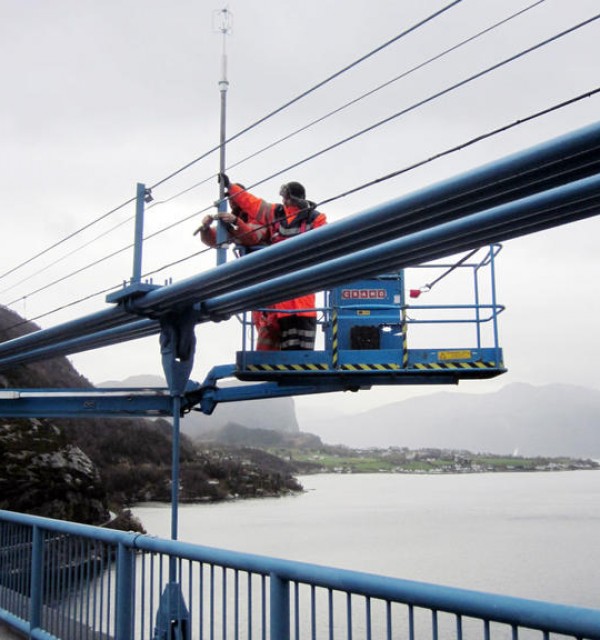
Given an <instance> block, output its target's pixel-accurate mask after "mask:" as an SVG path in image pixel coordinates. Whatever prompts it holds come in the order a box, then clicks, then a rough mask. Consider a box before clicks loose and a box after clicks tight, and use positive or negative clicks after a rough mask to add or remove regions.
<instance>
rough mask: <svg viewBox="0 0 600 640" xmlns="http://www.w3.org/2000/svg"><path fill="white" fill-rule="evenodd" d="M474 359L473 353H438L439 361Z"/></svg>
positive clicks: (464, 351)
mask: <svg viewBox="0 0 600 640" xmlns="http://www.w3.org/2000/svg"><path fill="white" fill-rule="evenodd" d="M471 357H472V353H471V351H469V350H468V349H464V350H463V351H438V360H468V359H469V358H471Z"/></svg>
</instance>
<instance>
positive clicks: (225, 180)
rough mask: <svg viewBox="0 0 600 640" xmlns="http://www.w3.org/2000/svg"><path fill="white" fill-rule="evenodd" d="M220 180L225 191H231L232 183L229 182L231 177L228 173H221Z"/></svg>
mask: <svg viewBox="0 0 600 640" xmlns="http://www.w3.org/2000/svg"><path fill="white" fill-rule="evenodd" d="M218 180H219V183H220V184H222V185H223V186H224V187H225V189H229V187H230V185H231V181H230V180H229V176H228V175H227V174H226V173H220V174H219V178H218Z"/></svg>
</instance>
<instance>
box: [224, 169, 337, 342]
mask: <svg viewBox="0 0 600 640" xmlns="http://www.w3.org/2000/svg"><path fill="white" fill-rule="evenodd" d="M225 179H226V180H227V182H229V180H228V179H227V177H226V176H225ZM279 195H280V196H281V198H282V204H271V203H269V202H266V201H265V200H262V199H261V198H257V197H256V196H254V195H252V194H251V193H249V192H248V191H246V190H245V189H244V188H243V187H240V186H239V185H237V184H230V187H229V201H230V203H231V204H232V206H234V205H235V206H237V207H239V208H240V209H241V210H242V211H245V212H246V214H247V215H248V216H249V218H251V219H252V220H253V221H254V222H255V223H258V224H261V225H264V226H265V228H266V229H267V231H268V236H267V238H266V240H265V241H266V243H267V244H275V243H278V242H282V241H283V240H287V239H289V238H294V237H296V236H297V235H299V234H301V233H305V232H307V231H310V230H311V229H316V228H317V227H321V226H323V225H324V224H326V223H327V218H326V217H325V215H324V214H322V213H320V212H319V211H317V209H316V205H315V203H314V202H311V201H310V200H307V199H306V191H305V189H304V187H303V186H302V185H301V184H300V183H299V182H288V183H286V184H284V185H283V186H282V187H281V190H280V192H279ZM315 299H316V298H315V294H314V293H309V294H307V295H304V296H300V297H298V298H294V299H292V300H286V301H284V302H278V303H277V304H276V305H273V308H274V309H276V311H275V312H274V313H273V315H274V316H275V317H276V318H277V320H278V324H279V330H280V348H281V350H282V351H292V350H299V349H314V346H315V337H316V328H317V312H316V309H315V307H316V302H315Z"/></svg>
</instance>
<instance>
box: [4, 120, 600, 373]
mask: <svg viewBox="0 0 600 640" xmlns="http://www.w3.org/2000/svg"><path fill="white" fill-rule="evenodd" d="M599 168H600V123H598V124H595V125H592V126H590V127H586V128H584V129H581V130H579V131H576V132H573V133H571V134H568V135H566V136H562V137H560V138H557V139H555V140H552V141H550V142H548V143H545V144H543V145H539V146H537V147H534V148H533V149H531V150H527V151H524V152H521V153H519V154H514V155H512V156H509V157H508V158H505V159H503V160H500V161H497V162H494V163H491V164H489V165H486V166H484V167H483V168H480V169H475V170H473V171H470V172H467V173H465V174H463V175H461V176H458V177H456V178H452V179H450V180H446V181H444V182H441V183H439V184H437V185H434V186H432V187H429V188H426V189H422V190H420V191H417V192H415V193H413V194H410V195H408V196H405V197H403V198H400V199H397V200H394V201H392V202H388V203H386V204H384V205H381V206H378V207H374V208H372V209H370V210H367V211H365V212H363V213H361V214H356V215H354V216H351V217H350V218H347V219H345V220H343V221H341V222H337V223H335V224H331V225H328V226H326V227H322V228H320V229H317V230H315V231H312V232H311V233H310V234H309V235H307V236H304V237H298V238H296V239H293V240H290V241H288V242H286V243H281V244H280V245H277V246H273V247H269V248H267V249H264V250H263V251H261V252H257V253H255V254H253V255H249V256H246V257H245V258H244V259H243V260H237V261H233V262H230V263H228V264H225V265H221V266H219V267H218V268H216V269H213V270H210V271H208V272H206V273H203V274H200V275H198V276H195V277H193V278H188V279H185V280H183V281H181V282H178V283H176V284H173V285H169V286H167V287H163V288H161V289H158V290H155V291H151V292H149V293H146V294H145V295H143V296H139V297H137V298H135V299H132V300H131V301H130V304H129V305H126V306H127V311H125V307H124V306H123V307H122V306H119V307H117V308H115V309H110V310H107V311H103V312H100V313H97V314H93V315H91V316H87V317H84V318H79V319H77V320H74V321H72V322H68V323H65V324H62V325H58V326H57V327H53V328H51V329H45V330H41V331H38V332H36V333H33V334H29V335H27V336H23V337H21V338H17V339H15V340H11V341H8V342H5V343H3V344H0V368H6V367H7V366H12V365H14V364H19V363H22V362H25V361H26V360H25V359H26V358H28V360H27V361H32V358H33V359H43V358H48V357H52V356H54V355H65V354H67V353H75V352H78V351H83V350H86V349H89V348H97V347H99V346H106V345H108V344H114V343H117V342H122V341H125V340H130V339H135V338H137V337H141V336H145V335H152V334H153V333H157V332H158V331H159V325H158V323H157V322H156V321H155V320H147V321H141V322H144V324H143V328H142V327H141V326H140V325H139V324H138V323H139V322H140V320H139V319H137V318H135V314H136V313H137V314H140V315H148V316H153V317H156V316H157V315H160V314H162V313H166V312H168V311H171V310H172V309H174V308H176V307H178V306H180V305H190V304H192V303H199V302H203V303H204V306H203V308H204V311H205V315H204V316H199V318H198V320H199V321H206V320H210V319H213V317H214V316H218V315H219V314H224V315H228V314H229V313H230V312H231V311H230V310H232V309H237V310H242V309H247V308H250V307H252V306H257V305H260V304H263V302H262V301H263V300H264V301H266V300H269V301H275V300H277V299H281V298H287V297H289V296H290V295H295V292H296V291H300V290H302V291H308V290H316V289H319V288H322V287H324V286H332V285H334V284H342V283H343V282H346V281H350V280H352V279H353V278H355V277H356V276H355V275H352V274H360V275H361V276H362V275H367V273H371V274H374V273H376V271H379V272H381V271H384V270H387V268H388V267H385V268H384V267H383V266H380V267H378V266H377V265H383V264H394V260H392V259H390V257H389V255H388V254H389V251H390V250H391V245H390V242H389V241H390V239H392V242H394V241H397V242H402V241H403V240H404V239H405V237H406V236H407V234H408V238H410V239H411V241H412V242H413V248H412V253H411V255H410V257H409V255H408V248H407V247H405V251H406V253H405V256H404V258H403V260H404V261H405V262H406V263H407V264H409V265H414V264H418V263H422V262H425V261H428V260H432V259H436V258H440V257H443V256H446V255H449V254H452V253H456V252H458V251H462V250H463V249H464V248H465V247H473V246H477V244H486V243H487V242H488V241H484V237H485V236H486V234H485V233H484V232H485V228H484V227H483V224H484V223H483V222H482V226H481V227H480V228H477V225H476V224H474V222H475V220H476V219H477V215H479V214H477V213H474V212H481V211H482V210H484V211H485V210H486V207H490V206H492V205H493V207H492V210H494V211H496V210H497V209H499V208H502V206H504V205H505V204H506V203H510V202H511V201H512V200H514V199H515V198H519V197H521V198H522V197H523V196H524V195H525V196H526V197H525V198H523V199H522V200H521V201H520V202H521V203H524V202H525V201H528V200H529V198H530V197H532V196H531V195H528V194H532V193H540V192H542V193H543V191H544V190H545V189H547V188H549V187H553V189H551V191H550V192H551V193H552V194H553V195H556V196H558V195H559V194H560V189H561V187H558V188H556V185H565V184H568V183H569V182H571V181H572V180H573V179H574V178H578V179H579V178H581V177H582V176H589V175H594V174H595V173H597V172H598V170H599ZM583 182H585V180H584V181H581V182H578V183H577V184H578V185H581V184H582V183H583ZM577 188H579V187H577ZM597 195H598V194H597V193H595V194H594V195H593V196H590V199H589V200H588V201H583V200H582V201H580V202H579V203H577V202H575V201H574V202H572V203H571V205H569V206H567V205H561V206H563V207H564V208H563V209H560V208H558V209H557V208H556V207H557V205H553V204H551V203H548V210H547V211H545V212H541V213H538V215H539V219H538V220H537V221H536V222H534V223H533V222H532V223H531V224H528V226H523V224H522V223H521V221H520V220H519V219H518V218H517V217H514V218H513V219H506V220H505V224H506V226H505V227H504V229H503V230H502V231H501V230H500V228H497V229H496V232H495V233H494V234H493V236H492V238H493V241H502V240H505V239H508V238H511V237H516V236H517V235H523V234H525V233H533V232H535V231H539V230H541V229H544V228H549V227H551V226H556V225H558V224H564V223H566V222H572V221H575V220H578V219H581V218H583V217H589V216H592V215H596V214H597V213H598V210H597V202H596V201H595V200H594V198H596V197H597ZM529 204H531V203H529ZM553 207H554V208H553ZM522 213H523V215H525V210H524V209H523V211H522ZM528 215H529V214H528ZM465 216H467V218H468V219H469V221H470V223H471V227H470V229H469V230H468V233H470V234H471V236H470V237H469V238H466V239H464V240H463V239H461V238H460V237H455V236H452V237H450V236H446V237H440V234H439V233H438V234H437V237H436V238H435V239H433V238H432V239H431V242H430V243H425V244H423V243H422V238H421V236H420V235H419V234H422V233H424V232H425V231H426V230H436V229H438V230H439V229H441V230H442V234H449V233H451V232H452V229H453V228H452V227H448V226H447V225H448V224H451V222H452V221H458V220H460V219H462V218H464V217H465ZM530 222H531V221H530ZM485 224H487V222H485ZM461 233H466V230H463V231H462V232H461ZM378 245H381V248H380V250H378V248H377V247H378ZM378 253H380V254H381V255H380V256H378V255H377V254H378ZM353 254H354V255H355V256H356V257H353ZM315 256H317V257H318V258H317V259H318V260H319V261H320V264H319V265H318V266H316V267H308V265H311V264H312V263H314V261H315ZM339 260H342V261H344V260H345V261H346V262H342V263H340V262H337V261H339ZM326 261H329V262H326ZM395 264H396V265H398V266H400V265H401V264H402V262H401V261H400V260H398V261H397V262H395ZM292 271H294V272H295V273H294V274H293V275H285V274H290V272H292ZM308 276H310V280H308V279H307V277H308ZM290 278H291V279H290ZM273 279H275V280H273ZM267 281H268V285H267V284H265V285H264V289H267V288H268V295H267V296H265V295H263V293H262V292H263V290H264V289H263V285H261V286H257V285H259V284H260V283H266V282H267ZM284 281H285V282H286V283H287V284H285V285H284V284H282V283H283V282H284ZM273 282H275V283H276V284H273ZM325 282H327V283H329V284H327V285H325V284H323V283H325ZM291 286H293V287H294V289H293V291H292V289H290V288H289V287H291ZM242 289H245V290H244V291H242ZM252 296H256V297H252ZM225 299H226V300H227V304H225ZM226 309H228V310H226ZM128 311H129V312H131V313H132V314H134V317H132V315H130V314H129V313H128ZM109 329H114V331H113V332H112V333H111V334H106V333H104V332H105V331H107V330H109ZM41 347H48V348H47V349H42V350H39V349H41ZM38 350H39V351H38ZM34 351H35V354H32V352H34ZM9 357H10V360H7V358H9Z"/></svg>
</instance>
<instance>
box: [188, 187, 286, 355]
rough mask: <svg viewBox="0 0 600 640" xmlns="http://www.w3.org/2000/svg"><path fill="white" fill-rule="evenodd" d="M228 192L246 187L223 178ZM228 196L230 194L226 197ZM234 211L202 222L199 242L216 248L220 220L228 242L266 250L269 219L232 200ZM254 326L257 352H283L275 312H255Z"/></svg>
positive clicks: (208, 216)
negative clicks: (232, 188) (262, 217)
mask: <svg viewBox="0 0 600 640" xmlns="http://www.w3.org/2000/svg"><path fill="white" fill-rule="evenodd" d="M220 179H221V180H223V183H224V186H225V188H226V189H230V188H231V187H232V186H233V187H235V189H236V190H244V187H243V185H240V184H236V185H231V184H230V182H229V179H228V178H227V176H220ZM225 195H226V196H229V193H226V194H225ZM230 205H231V212H224V213H219V214H218V215H217V216H216V217H215V216H213V215H207V216H205V217H204V219H203V220H202V225H201V226H200V227H199V229H198V230H197V231H199V232H200V239H201V240H202V242H204V244H206V245H208V246H209V247H216V246H217V233H216V230H215V228H214V227H212V226H211V225H212V223H213V222H214V221H215V219H218V220H221V221H222V222H223V223H224V224H225V228H226V230H227V242H233V243H235V244H236V245H238V246H240V247H244V248H245V249H247V250H252V249H255V248H260V247H264V246H265V245H266V244H267V240H268V235H269V231H268V220H267V219H266V218H265V219H263V220H260V219H259V218H257V217H256V216H255V215H254V214H253V213H248V211H245V210H243V209H242V208H240V206H239V205H238V204H237V203H236V202H233V201H231V202H230ZM252 323H253V324H254V327H255V329H256V349H257V351H279V349H280V329H279V320H278V318H277V315H276V314H274V313H267V312H264V311H253V312H252Z"/></svg>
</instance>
